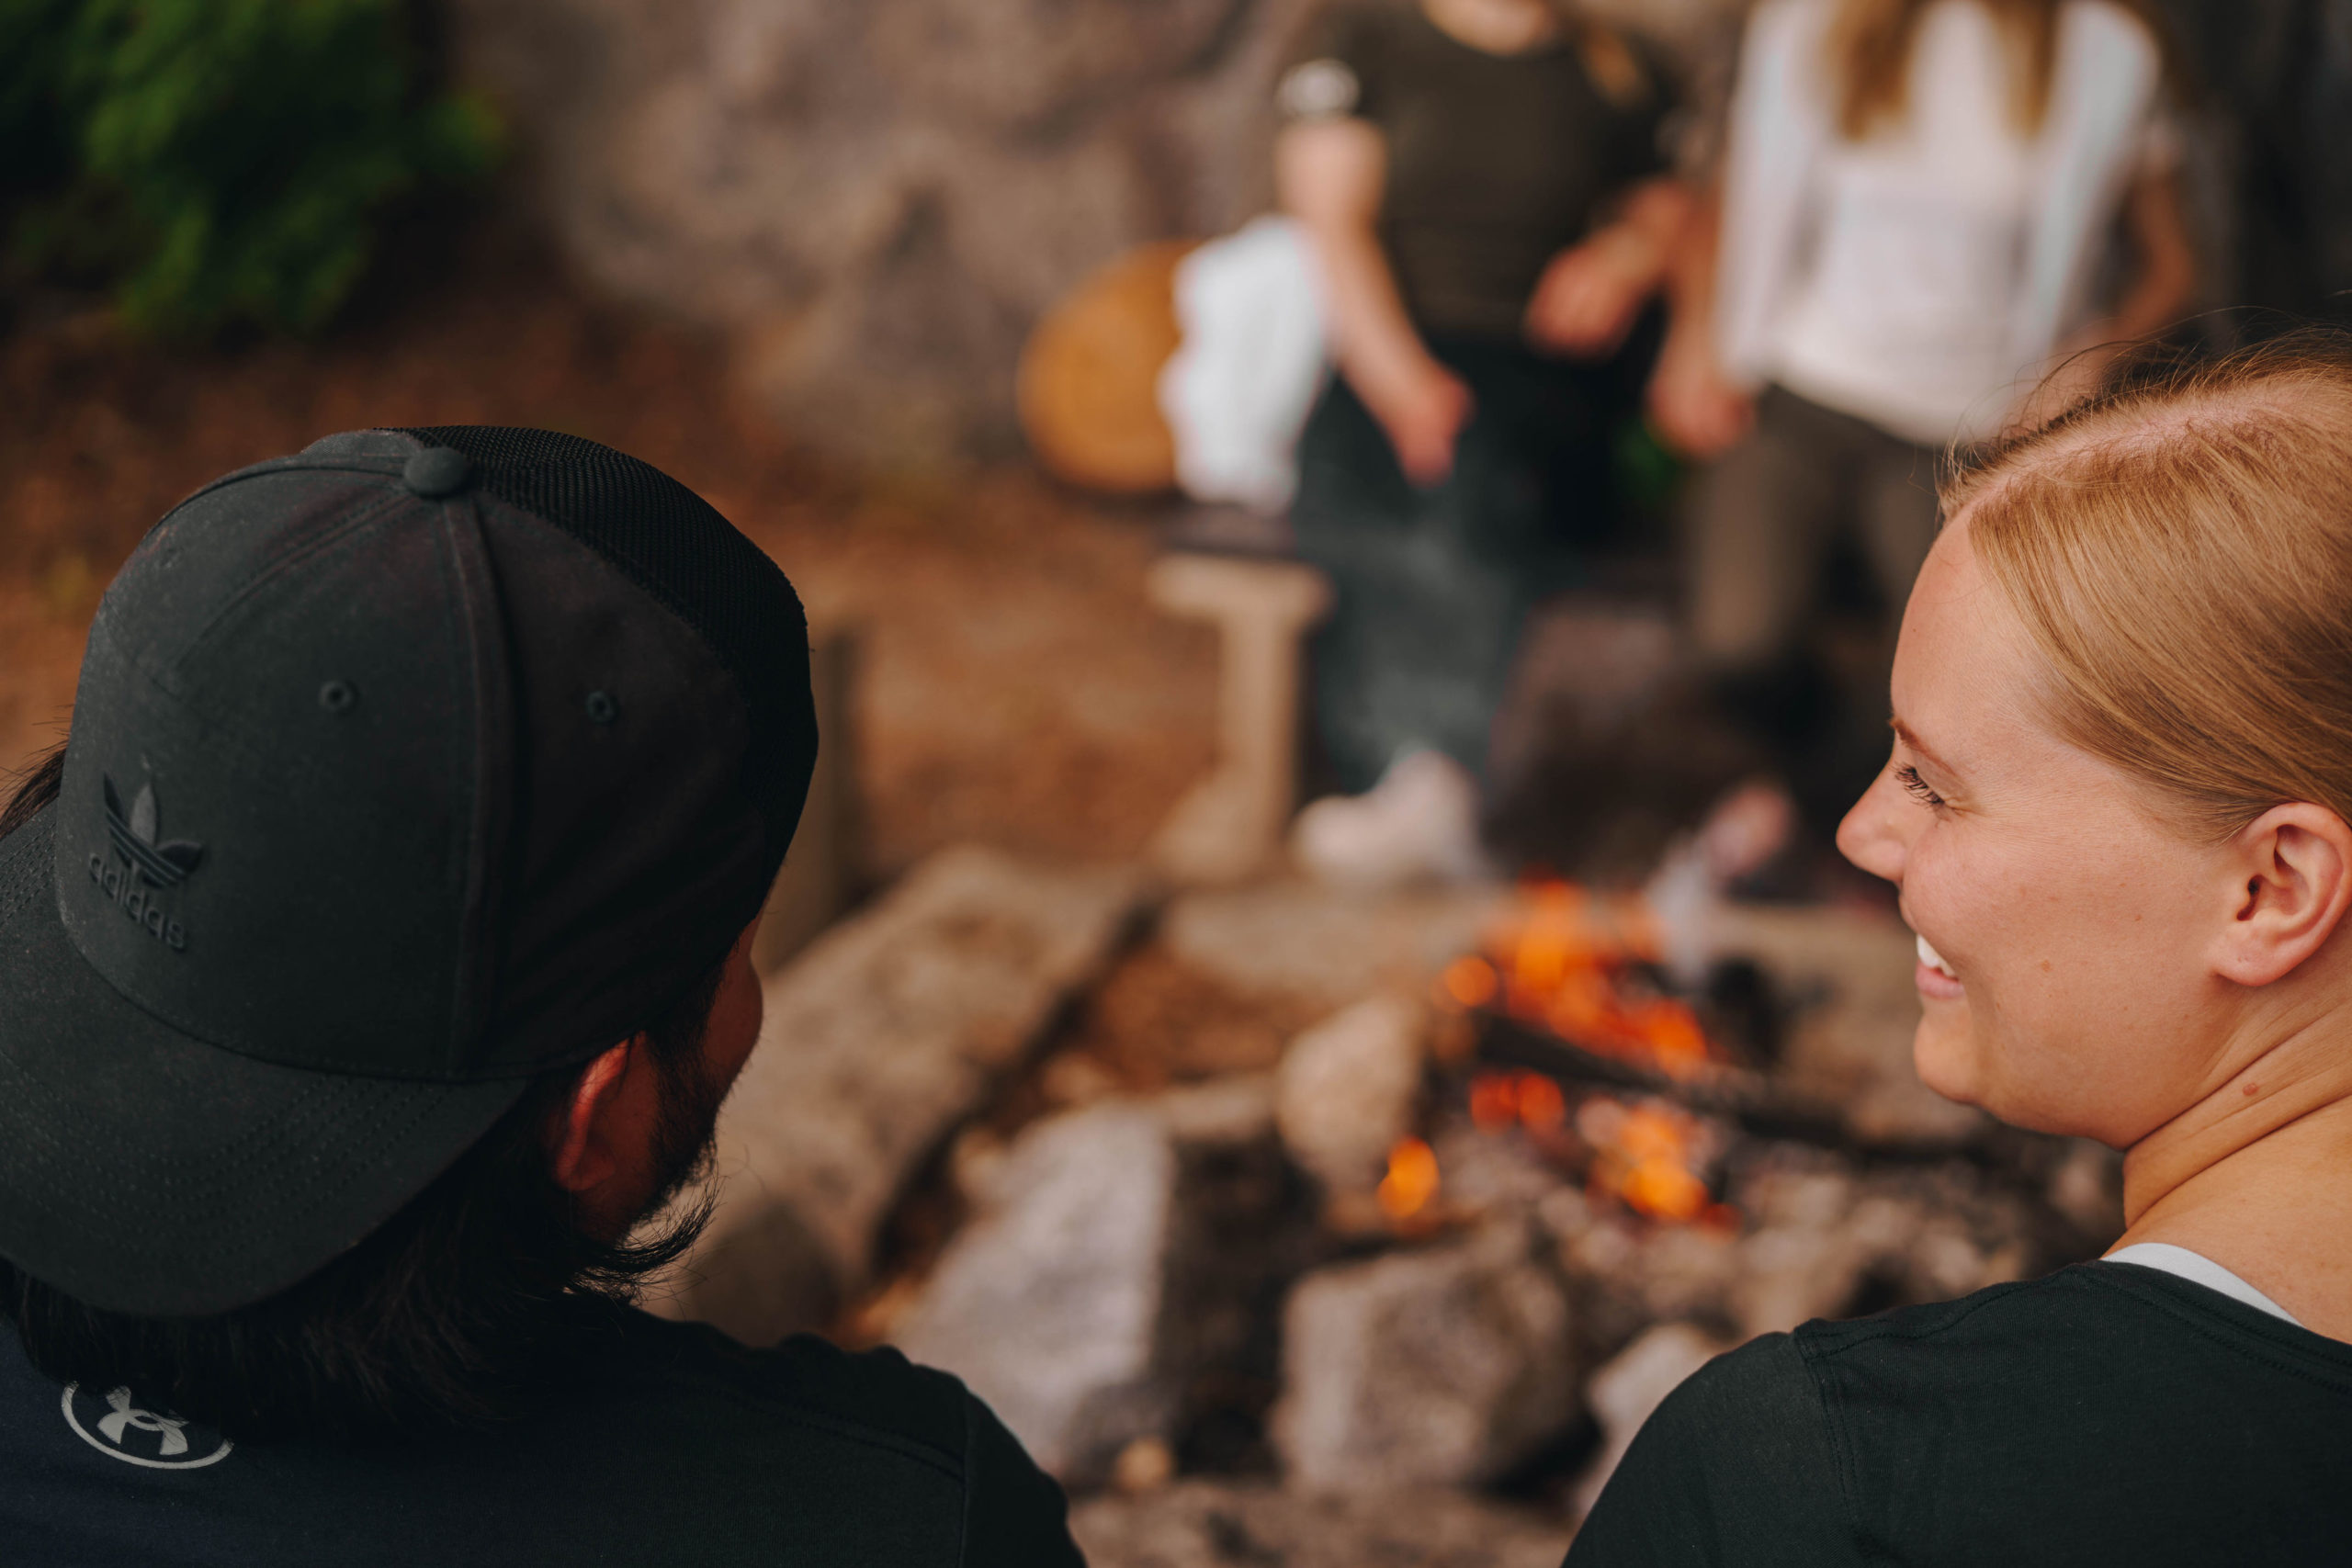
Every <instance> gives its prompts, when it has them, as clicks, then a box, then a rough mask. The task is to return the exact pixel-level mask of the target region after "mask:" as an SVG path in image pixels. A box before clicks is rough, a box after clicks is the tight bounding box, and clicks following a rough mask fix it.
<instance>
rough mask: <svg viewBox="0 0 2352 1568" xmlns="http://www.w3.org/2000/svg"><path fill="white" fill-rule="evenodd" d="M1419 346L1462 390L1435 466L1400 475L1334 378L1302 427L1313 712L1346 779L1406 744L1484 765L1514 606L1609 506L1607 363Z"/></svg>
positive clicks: (1527, 604) (1560, 582)
mask: <svg viewBox="0 0 2352 1568" xmlns="http://www.w3.org/2000/svg"><path fill="white" fill-rule="evenodd" d="M1430 346H1431V348H1432V350H1433V351H1434V352H1435V353H1436V355H1437V356H1438V357H1439V358H1440V359H1441V360H1442V361H1443V362H1444V363H1445V364H1446V365H1447V366H1448V367H1450V368H1451V369H1452V370H1453V372H1454V374H1456V375H1458V376H1460V377H1461V378H1463V379H1464V381H1465V382H1466V383H1467V384H1468V385H1469V388H1470V394H1471V397H1472V398H1473V400H1474V401H1475V407H1474V410H1473V412H1472V414H1471V417H1470V419H1469V421H1468V423H1466V424H1465V425H1464V428H1463V431H1462V434H1461V436H1460V438H1459V440H1458V441H1457V443H1456V445H1455V447H1454V458H1453V472H1452V473H1450V474H1449V475H1447V476H1446V478H1445V479H1442V481H1440V482H1439V483H1437V484H1435V485H1432V486H1430V487H1429V488H1427V489H1423V488H1420V487H1419V486H1416V485H1414V484H1413V483H1412V482H1411V481H1410V480H1408V479H1406V478H1405V475H1404V472H1403V470H1402V469H1400V468H1398V467H1397V454H1396V452H1395V450H1394V449H1393V448H1392V447H1391V446H1389V444H1388V437H1387V435H1386V434H1385V433H1384V432H1383V431H1382V430H1381V428H1380V426H1379V424H1378V423H1376V422H1375V421H1374V419H1373V417H1372V414H1371V412H1369V411H1368V410H1366V409H1365V407H1364V406H1363V402H1362V401H1360V400H1358V399H1357V397H1356V395H1355V393H1354V391H1353V390H1352V389H1350V388H1349V386H1348V384H1347V382H1346V380H1345V379H1344V378H1339V377H1334V378H1332V381H1331V384H1330V385H1329V388H1327V389H1325V391H1324V393H1323V396H1322V398H1321V400H1319V401H1318V402H1317V404H1316V407H1315V411H1314V412H1313V413H1312V414H1311V415H1310V416H1309V418H1308V420H1307V423H1306V431H1305V433H1304V434H1302V435H1301V436H1300V438H1299V448H1298V467H1299V487H1298V497H1297V500H1296V501H1295V502H1294V503H1293V505H1292V510H1291V521H1292V525H1293V528H1294V530H1295V534H1296V536H1297V541H1298V551H1299V554H1300V555H1301V556H1302V557H1304V558H1306V559H1307V560H1309V561H1311V562H1313V563H1314V564H1315V565H1316V566H1317V567H1319V568H1321V569H1322V570H1323V571H1324V572H1325V573H1327V574H1328V575H1329V577H1330V579H1331V582H1332V585H1333V587H1334V589H1335V590H1336V592H1337V602H1336V604H1335V606H1334V609H1333V612H1332V615H1331V618H1330V619H1329V621H1327V622H1325V623H1324V625H1323V626H1322V628H1321V629H1320V631H1319V632H1318V634H1317V637H1316V639H1315V643H1314V647H1313V649H1312V658H1313V664H1314V685H1313V689H1314V706H1315V723H1316V728H1317V735H1318V738H1319V739H1320V740H1321V743H1322V747H1323V751H1324V756H1325V759H1326V761H1328V762H1329V766H1330V768H1331V770H1332V772H1333V773H1335V774H1336V776H1337V783H1338V784H1339V785H1340V788H1342V789H1344V790H1347V791H1348V792H1350V793H1359V792H1361V791H1363V790H1365V789H1368V788H1370V787H1371V786H1372V785H1373V784H1374V783H1376V782H1378V780H1379V778H1380V775H1381V773H1382V772H1383V771H1384V770H1385V768H1386V767H1387V765H1388V763H1389V762H1390V761H1393V760H1394V759H1395V758H1396V756H1397V754H1398V753H1399V752H1401V751H1404V750H1410V749H1414V748H1428V749H1430V750H1437V751H1442V752H1444V753H1445V754H1446V755H1448V756H1450V757H1452V758H1453V760H1454V761H1458V762H1460V763H1461V764H1462V765H1463V766H1464V767H1465V768H1467V769H1469V770H1470V771H1471V772H1472V773H1483V772H1484V771H1485V768H1486V762H1487V739H1488V731H1489V729H1490V728H1491V726H1492V724H1493V721H1494V716H1495V713H1496V710H1497V709H1498V707H1500V706H1501V704H1502V698H1503V693H1504V690H1505V687H1506V685H1507V684H1508V682H1509V681H1510V670H1511V664H1512V660H1513V658H1514V656H1515V655H1516V653H1517V651H1518V649H1519V641H1520V634H1521V630H1522V628H1523V627H1524V626H1525V623H1526V620H1527V614H1528V611H1529V610H1530V608H1531V607H1532V606H1533V604H1535V603H1536V601H1537V600H1539V599H1541V598H1543V597H1544V595H1546V594H1548V593H1551V592H1556V591H1558V590H1560V589H1562V588H1565V587H1569V586H1572V585H1573V584H1574V582H1575V581H1576V577H1577V558H1578V555H1579V550H1578V546H1579V543H1580V542H1581V541H1583V540H1586V539H1589V538H1591V537H1593V536H1598V535H1600V534H1601V533H1603V532H1605V531H1606V530H1607V529H1608V527H1609V526H1610V525H1611V523H1612V522H1613V520H1614V513H1615V496H1614V493H1613V487H1612V485H1611V462H1610V447H1609V441H1610V434H1611V419H1612V416H1613V414H1614V412H1615V396H1614V388H1615V385H1616V383H1615V381H1614V380H1613V379H1612V372H1611V371H1610V370H1609V369H1607V368H1606V367H1584V366H1577V365H1571V364H1567V363H1565V362H1562V361H1558V360H1552V359H1546V358H1544V357H1542V356H1540V355H1535V354H1533V353H1531V352H1529V351H1528V350H1526V349H1524V348H1521V347H1518V346H1516V345H1513V344H1486V343H1460V342H1455V343H1449V342H1444V341H1440V342H1436V343H1433V344H1431V345H1430Z"/></svg>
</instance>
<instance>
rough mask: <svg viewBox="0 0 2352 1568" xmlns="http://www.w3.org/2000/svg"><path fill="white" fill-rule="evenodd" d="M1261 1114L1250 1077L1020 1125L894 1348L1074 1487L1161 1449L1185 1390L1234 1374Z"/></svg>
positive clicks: (1272, 1223)
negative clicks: (956, 1385) (1140, 1445)
mask: <svg viewBox="0 0 2352 1568" xmlns="http://www.w3.org/2000/svg"><path fill="white" fill-rule="evenodd" d="M1271 1101H1272V1092H1271V1087H1270V1086H1269V1084H1268V1083H1267V1081H1266V1080H1265V1079H1264V1078H1263V1077H1256V1078H1250V1079H1245V1080H1240V1081H1237V1082H1232V1083H1224V1084H1211V1085H1206V1086H1203V1087H1202V1088H1199V1089H1190V1090H1184V1091H1181V1092H1179V1093H1176V1094H1171V1095H1168V1096H1164V1097H1162V1098H1161V1099H1160V1100H1149V1101H1145V1100H1108V1101H1103V1102H1101V1103H1098V1104H1095V1105H1092V1106H1090V1107H1088V1108H1087V1109H1085V1110H1082V1111H1072V1112H1070V1113H1069V1114H1066V1115H1063V1116H1058V1117H1056V1118H1054V1119H1052V1120H1050V1121H1047V1122H1039V1123H1037V1124H1036V1125H1035V1126H1034V1127H1031V1128H1030V1129H1029V1130H1027V1131H1026V1132H1024V1133H1023V1134H1022V1135H1021V1136H1020V1138H1018V1139H1017V1140H1016V1141H1015V1142H1014V1144H1013V1145H1012V1148H1011V1149H1010V1150H1009V1151H1007V1152H1006V1153H1005V1155H1004V1156H1002V1158H1001V1162H999V1163H998V1164H997V1166H996V1167H995V1168H994V1169H993V1170H992V1171H991V1172H990V1174H989V1177H988V1179H987V1181H986V1188H985V1190H984V1191H983V1193H982V1194H981V1195H980V1196H981V1201H980V1208H979V1212H978V1214H977V1215H976V1216H975V1217H974V1219H973V1220H972V1221H971V1223H970V1224H967V1226H966V1227H965V1229H964V1230H963V1231H962V1232H961V1233H959V1234H958V1235H957V1236H956V1239H955V1240H954V1241H953V1242H952V1243H950V1244H949V1246H948V1248H947V1251H946V1253H945V1254H944V1256H943V1257H942V1258H941V1259H940V1262H939V1266H938V1268H937V1269H936V1270H935V1271H934V1272H933V1275H932V1277H931V1279H930V1280H928V1281H927V1282H926V1283H925V1285H924V1287H923V1291H922V1295H921V1296H920V1297H919V1298H918V1300H917V1301H916V1303H914V1305H913V1306H912V1308H911V1309H910V1312H909V1314H908V1315H907V1317H906V1319H905V1320H904V1321H903V1322H902V1324H901V1325H900V1326H899V1332H898V1333H897V1335H896V1336H895V1339H896V1342H897V1343H898V1345H899V1348H901V1349H903V1350H905V1351H906V1353H907V1354H908V1355H910V1356H911V1357H913V1358H914V1359H917V1360H920V1361H923V1362H925V1363H927V1364H929V1365H933V1366H937V1367H943V1368H944V1369H946V1370H947V1371H952V1372H955V1373H956V1375H958V1376H959V1377H961V1378H963V1379H964V1380H965V1382H967V1383H969V1384H970V1385H971V1386H972V1388H973V1389H974V1390H975V1391H976V1392H978V1393H979V1394H980V1396H981V1397H982V1398H984V1399H986V1400H987V1401H988V1402H989V1404H991V1405H992V1406H993V1407H994V1408H995V1410H996V1412H997V1414H998V1415H999V1416H1002V1417H1003V1418H1004V1421H1005V1424H1006V1425H1007V1426H1008V1427H1011V1428H1012V1431H1013V1432H1014V1433H1015V1434H1016V1435H1017V1436H1019V1437H1020V1438H1021V1440H1022V1442H1023V1444H1024V1445H1025V1446H1026V1447H1027V1448H1028V1450H1029V1451H1030V1453H1031V1454H1032V1455H1034V1456H1035V1458H1036V1460H1037V1461H1038V1462H1039V1463H1040V1464H1042V1465H1044V1466H1045V1467H1046V1469H1047V1470H1049V1471H1051V1472H1054V1473H1056V1474H1057V1475H1059V1476H1061V1477H1062V1478H1063V1479H1064V1480H1065V1481H1066V1482H1068V1483H1071V1484H1073V1485H1080V1486H1084V1485H1091V1484H1094V1483H1100V1482H1101V1481H1103V1480H1104V1479H1106V1478H1107V1477H1108V1476H1109V1475H1110V1474H1111V1472H1112V1470H1113V1467H1114V1464H1115V1463H1116V1461H1117V1459H1118V1456H1119V1455H1120V1453H1121V1451H1122V1450H1127V1449H1129V1448H1130V1446H1131V1445H1133V1444H1135V1443H1136V1442H1138V1441H1139V1440H1155V1441H1158V1442H1160V1443H1163V1444H1172V1443H1173V1442H1174V1441H1175V1440H1176V1438H1177V1437H1178V1434H1179V1432H1180V1430H1181V1428H1182V1425H1183V1422H1184V1421H1185V1419H1186V1417H1187V1416H1188V1414H1189V1413H1190V1411H1191V1408H1192V1401H1193V1379H1195V1378H1196V1377H1199V1376H1201V1375H1203V1374H1208V1373H1214V1372H1216V1371H1218V1370H1219V1369H1226V1370H1231V1369H1235V1368H1238V1367H1239V1366H1240V1365H1241V1364H1242V1361H1243V1358H1244V1357H1245V1355H1246V1352H1247V1348H1248V1346H1249V1344H1250V1341H1251V1338H1252V1330H1253V1328H1254V1327H1256V1326H1257V1321H1256V1319H1255V1317H1254V1316H1253V1314H1254V1313H1256V1312H1258V1311H1260V1310H1261V1308H1260V1304H1259V1303H1260V1301H1261V1298H1263V1297H1265V1296H1266V1295H1267V1294H1268V1291H1267V1279H1268V1277H1269V1275H1270V1274H1271V1273H1272V1271H1273V1270H1274V1269H1276V1268H1277V1267H1279V1263H1278V1258H1277V1254H1276V1252H1275V1250H1274V1248H1275V1247H1276V1246H1277V1245H1278V1240H1277V1238H1278V1235H1279V1233H1280V1230H1281V1227H1282V1225H1283V1221H1284V1217H1285V1213H1286V1209H1287V1204H1288V1200H1289V1199H1290V1197H1291V1192H1290V1190H1289V1189H1288V1188H1287V1187H1286V1185H1285V1183H1284V1181H1283V1172H1282V1167H1281V1156H1280V1154H1279V1153H1278V1151H1277V1150H1276V1148H1275V1146H1274V1143H1273V1139H1272V1104H1271ZM1258 1337H1261V1338H1263V1337H1270V1336H1266V1335H1262V1334H1261V1335H1260V1336H1258Z"/></svg>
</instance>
